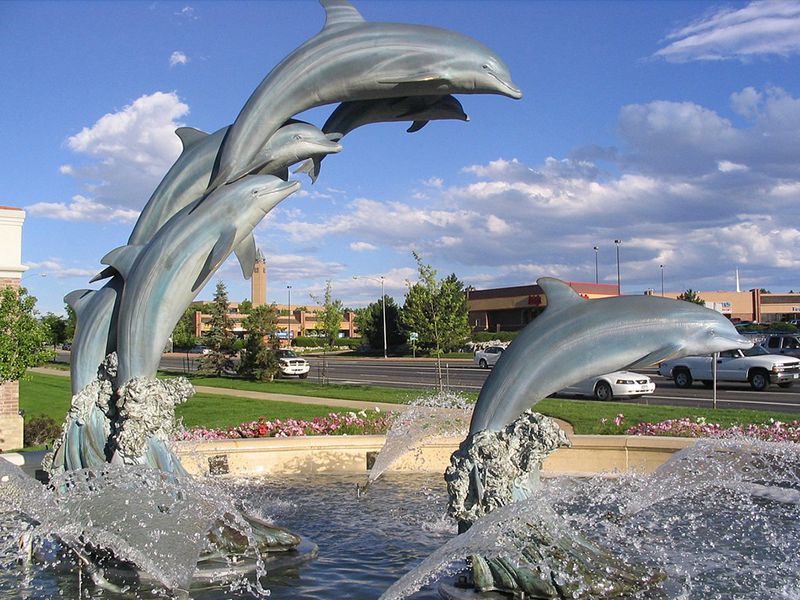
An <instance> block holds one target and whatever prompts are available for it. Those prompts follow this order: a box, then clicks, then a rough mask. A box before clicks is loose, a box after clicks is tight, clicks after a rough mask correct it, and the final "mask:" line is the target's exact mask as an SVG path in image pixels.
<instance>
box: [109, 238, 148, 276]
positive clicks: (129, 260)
mask: <svg viewBox="0 0 800 600" xmlns="http://www.w3.org/2000/svg"><path fill="white" fill-rule="evenodd" d="M143 247H144V246H138V245H135V244H133V245H130V246H120V247H119V248H114V249H113V250H112V251H111V252H109V253H108V254H106V255H105V256H104V257H103V258H102V259H101V260H100V263H101V264H104V265H108V266H109V267H114V269H116V271H117V273H119V274H120V275H122V277H123V279H128V275H129V274H130V272H131V269H132V268H133V263H135V262H136V259H137V258H139V253H140V252H141V251H142V248H143ZM104 272H105V271H104Z"/></svg>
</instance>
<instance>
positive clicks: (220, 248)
mask: <svg viewBox="0 0 800 600" xmlns="http://www.w3.org/2000/svg"><path fill="white" fill-rule="evenodd" d="M234 241H236V230H235V229H234V228H233V227H229V228H228V229H226V230H225V231H223V232H222V235H220V237H219V239H218V240H217V243H216V244H214V247H213V248H212V249H211V252H209V253H208V257H207V258H206V262H205V264H204V265H203V268H202V269H201V270H200V274H199V275H198V276H197V279H196V280H195V282H194V285H193V286H192V291H193V292H196V291H197V290H198V289H200V288H201V287H203V285H205V283H206V281H208V278H209V277H211V275H213V273H214V271H216V270H217V269H218V268H219V266H220V265H221V264H222V261H224V260H225V259H226V258H228V255H229V254H230V253H231V250H233V242H234ZM250 272H251V273H252V271H250Z"/></svg>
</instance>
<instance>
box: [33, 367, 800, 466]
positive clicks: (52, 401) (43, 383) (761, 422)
mask: <svg viewBox="0 0 800 600" xmlns="http://www.w3.org/2000/svg"><path fill="white" fill-rule="evenodd" d="M192 381H193V383H194V384H195V385H197V386H202V389H203V390H205V391H204V392H201V393H198V394H196V395H195V396H194V397H192V398H191V399H190V400H189V401H188V402H186V403H185V404H183V405H181V406H179V407H178V408H177V411H176V413H177V416H178V417H179V418H180V419H181V420H182V421H183V424H184V427H185V430H184V431H183V432H182V433H181V434H180V435H179V436H178V437H179V439H181V440H184V441H187V443H188V445H189V446H191V447H192V448H193V451H195V452H199V448H200V446H201V445H202V444H198V443H197V442H201V441H203V440H213V442H209V441H205V442H203V444H206V449H205V450H203V451H202V452H201V454H203V455H204V456H206V458H208V457H213V456H222V455H223V454H226V455H227V453H226V452H223V451H222V448H223V447H227V445H228V444H232V446H231V447H232V448H239V450H237V452H239V453H241V452H240V451H241V448H242V447H247V448H249V449H250V450H252V449H253V448H254V447H255V446H257V445H259V444H261V443H262V442H264V441H267V443H272V444H275V443H278V442H275V441H273V442H268V440H270V439H272V440H275V439H276V438H280V439H283V440H285V439H286V438H294V437H298V438H306V441H303V440H297V441H293V442H292V443H293V444H298V445H299V446H308V447H311V448H316V447H319V446H320V444H323V445H324V444H333V445H335V446H337V447H339V446H342V444H344V442H343V441H342V440H334V441H332V442H324V441H322V440H323V437H325V438H328V437H333V436H337V435H339V436H341V435H347V436H349V437H351V436H354V435H365V436H366V437H365V439H367V438H369V439H370V440H372V441H371V442H369V443H368V444H367V445H368V446H369V445H370V444H373V445H374V444H376V443H377V444H378V448H379V447H380V446H381V445H382V443H383V442H382V440H383V437H382V435H380V434H383V433H385V432H386V430H387V429H388V427H389V426H390V424H391V417H390V416H389V414H388V411H387V410H380V411H375V410H374V408H372V407H370V406H371V405H370V404H369V403H372V406H374V403H376V402H380V403H382V404H383V406H384V407H385V406H386V405H391V404H394V405H398V406H397V408H398V409H400V408H405V407H402V406H399V405H402V404H403V403H407V402H409V401H411V400H413V399H414V398H416V397H419V396H420V395H422V394H426V393H427V394H430V390H427V391H426V390H416V391H411V392H410V391H409V390H398V389H394V388H378V387H366V386H342V385H320V384H313V383H309V382H304V381H281V382H267V383H257V382H248V381H242V380H234V379H226V378H194V379H193V380H192ZM212 388H217V389H219V393H209V390H211V389H212ZM237 394H248V395H249V396H250V397H239V396H237ZM20 395H21V398H20V407H21V408H22V409H23V410H24V411H25V419H26V422H29V421H30V420H31V419H33V418H34V417H36V416H37V415H46V416H48V417H50V418H52V419H54V420H55V421H57V422H58V423H59V424H60V423H61V421H63V419H64V415H65V414H66V412H67V410H68V409H69V399H70V389H69V380H68V379H67V378H66V377H63V376H57V375H48V374H42V373H29V375H28V376H27V377H26V378H25V379H24V380H23V381H22V382H21V385H20ZM253 396H254V397H253ZM309 396H313V398H309ZM324 396H328V398H327V400H324V401H323V400H320V398H321V397H324ZM271 398H280V399H281V400H280V401H276V400H274V399H271ZM472 398H474V395H473V396H472ZM287 399H291V400H294V401H287ZM312 400H313V401H314V402H315V403H313V404H309V403H308V402H310V401H312ZM328 400H329V401H330V403H329V404H328V403H320V402H327V401H328ZM355 401H361V402H366V403H367V404H364V406H363V408H359V409H353V408H352V407H351V406H341V405H337V404H341V403H352V402H355ZM536 409H537V410H539V411H540V412H542V413H544V414H546V415H549V416H551V417H555V418H559V419H561V420H563V421H566V422H568V423H570V424H571V425H572V427H573V428H574V433H575V434H577V436H592V439H589V438H588V437H587V438H582V437H575V436H573V444H574V448H573V449H572V450H568V451H563V452H561V456H562V457H563V456H566V455H573V456H575V457H577V456H578V454H580V455H581V457H580V458H579V459H578V458H575V461H577V462H575V461H573V462H575V464H576V465H579V466H580V464H584V465H588V464H589V463H590V462H592V461H594V463H596V466H599V465H600V464H601V463H602V464H605V465H606V466H609V468H611V469H614V468H629V467H631V466H637V465H638V467H641V468H650V467H652V466H653V465H655V464H658V462H659V460H661V459H660V458H655V455H654V454H652V452H651V451H650V450H646V448H658V449H659V450H658V452H659V453H662V454H663V452H669V453H671V452H673V451H675V450H676V449H677V448H679V447H683V446H684V445H685V444H686V443H690V442H686V441H684V440H677V439H675V440H663V439H662V440H652V439H651V440H650V441H645V440H641V439H640V438H639V436H650V437H651V436H654V435H655V436H659V437H661V438H663V437H665V436H666V437H669V436H672V437H675V436H680V437H687V436H689V437H700V436H728V435H741V434H747V435H752V436H755V437H760V438H762V439H774V440H790V441H798V440H800V423H797V422H796V421H794V417H793V416H792V415H786V414H779V413H774V412H768V411H750V410H747V411H745V410H733V409H717V410H713V409H700V408H684V407H664V406H648V405H634V404H620V403H601V402H594V401H582V400H564V399H546V400H543V401H542V402H540V403H539V404H537V405H536ZM376 435H377V436H378V437H375V436H376ZM634 435H635V436H636V437H633V436H634ZM618 436H619V437H618ZM312 437H316V439H315V440H311V439H310V438H312ZM375 440H380V441H379V442H376V441H375ZM192 441H193V442H192ZM458 441H459V440H449V441H443V442H439V443H438V446H436V447H437V448H438V450H436V451H435V454H436V453H438V454H436V455H437V456H438V455H439V454H441V455H442V456H444V455H447V456H449V452H452V450H453V449H454V448H455V444H457V442H458ZM281 443H283V442H281ZM287 443H288V442H287ZM347 443H348V444H351V445H352V444H356V442H355V440H354V439H352V437H351V439H350V440H348V442H347ZM359 443H360V442H359ZM365 443H366V442H365ZM184 445H186V444H184ZM254 445H255V446H254ZM362 445H363V444H362ZM451 446H452V447H451ZM448 448H449V450H448ZM250 450H249V451H250ZM376 450H377V449H374V450H364V453H367V452H374V451H376ZM359 456H360V458H359V459H358V461H357V462H359V464H362V463H363V468H366V460H365V456H366V454H365V455H364V456H361V455H359ZM556 456H557V455H554V457H553V458H552V459H549V460H551V463H553V464H555V463H556V462H557V460H556ZM601 456H606V457H607V458H608V460H605V462H603V461H601V460H600V459H599V458H598V457H601ZM664 456H666V455H664ZM348 460H351V459H348ZM438 460H439V459H438V458H436V459H434V458H432V457H428V458H426V461H427V463H428V464H429V465H432V464H437V467H436V468H438V462H437V461H438ZM558 460H563V459H562V458H559V459H558ZM587 461H589V462H587ZM598 461H599V462H598ZM638 467H637V468H638ZM206 468H209V466H208V464H207V465H206ZM559 469H560V470H562V471H564V470H566V471H571V472H583V469H581V468H577V467H576V468H574V469H567V468H566V465H563V464H562V465H561V466H560V467H559ZM594 469H595V467H592V469H591V470H594Z"/></svg>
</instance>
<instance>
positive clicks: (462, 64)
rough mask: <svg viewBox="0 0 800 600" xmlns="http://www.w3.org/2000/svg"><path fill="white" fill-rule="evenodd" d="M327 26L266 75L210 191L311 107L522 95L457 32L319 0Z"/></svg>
mask: <svg viewBox="0 0 800 600" xmlns="http://www.w3.org/2000/svg"><path fill="white" fill-rule="evenodd" d="M320 3H321V4H322V6H323V7H324V8H325V12H326V21H325V26H324V27H323V29H322V31H320V32H319V33H318V34H317V35H315V36H314V37H312V38H311V39H310V40H308V41H307V42H305V43H304V44H302V45H301V46H300V47H298V48H297V49H296V50H295V51H294V52H292V53H291V54H289V55H288V56H287V57H286V58H285V59H284V60H283V61H281V62H280V63H279V64H278V65H277V66H276V67H275V68H274V69H272V71H270V73H269V74H268V75H267V76H266V77H265V78H264V80H263V81H262V82H261V84H260V85H259V86H258V87H257V88H256V90H255V91H254V92H253V94H252V95H251V96H250V98H249V99H248V100H247V103H246V104H245V105H244V107H243V108H242V110H241V112H240V113H239V116H238V117H236V121H235V122H234V123H233V125H232V126H231V128H230V130H228V133H227V135H226V136H225V140H224V141H223V143H222V148H221V150H220V154H219V157H218V160H217V164H216V165H215V167H214V174H213V176H212V180H211V183H210V184H209V189H210V190H213V189H214V188H216V187H218V186H220V185H223V184H225V183H230V182H232V181H236V180H237V179H239V178H240V177H243V176H245V175H247V174H248V173H253V172H254V171H256V170H258V168H259V167H260V166H261V164H260V162H259V158H258V152H259V149H260V148H261V147H262V146H263V144H264V142H265V141H266V140H268V139H269V138H270V136H272V134H273V133H274V132H275V131H276V130H277V129H278V127H280V125H281V124H282V123H283V122H284V121H286V119H288V118H289V117H292V116H293V115H296V114H298V113H300V112H302V111H304V110H307V109H309V108H314V107H315V106H322V105H324V104H331V103H334V102H343V101H352V100H373V99H378V98H398V97H402V96H432V95H446V94H455V93H461V94H483V93H486V94H500V95H503V96H508V97H510V98H521V97H522V92H520V91H519V89H517V88H516V87H515V86H514V84H513V83H512V81H511V76H510V74H509V72H508V67H507V66H506V65H505V63H503V61H502V60H501V59H500V58H499V57H498V56H496V55H495V54H494V53H493V52H492V51H491V50H489V48H487V47H486V46H484V45H483V44H481V43H479V42H477V41H475V40H473V39H471V38H469V37H467V36H464V35H461V34H459V33H456V32H453V31H448V30H445V29H438V28H435V27H427V26H422V25H406V24H400V23H369V22H367V21H365V20H364V18H363V17H362V16H361V14H360V13H359V12H358V11H357V10H356V9H355V8H354V7H353V6H352V5H351V4H350V3H349V2H347V0H320Z"/></svg>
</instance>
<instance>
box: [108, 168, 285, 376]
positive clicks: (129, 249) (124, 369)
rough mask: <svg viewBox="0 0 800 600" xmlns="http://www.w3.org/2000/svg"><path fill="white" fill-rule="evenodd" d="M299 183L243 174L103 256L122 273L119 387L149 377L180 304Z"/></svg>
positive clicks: (190, 297) (189, 298)
mask: <svg viewBox="0 0 800 600" xmlns="http://www.w3.org/2000/svg"><path fill="white" fill-rule="evenodd" d="M299 187H300V184H299V183H298V182H296V181H292V182H287V181H283V180H282V179H280V178H278V177H275V176H273V175H251V176H248V177H246V178H243V179H241V180H239V181H237V182H236V183H235V184H231V185H227V186H224V187H222V188H219V189H218V190H216V191H214V192H212V193H211V194H209V195H207V196H205V197H202V198H200V199H198V200H196V201H195V202H193V203H192V204H190V205H188V206H186V207H185V208H183V209H182V210H181V211H180V212H178V213H177V214H176V215H175V216H173V217H172V218H171V219H170V220H169V221H168V222H167V223H166V224H165V225H164V226H163V227H161V229H159V230H158V233H156V235H155V237H153V239H152V240H151V241H150V243H148V244H147V245H146V246H144V247H142V246H132V245H128V246H122V247H121V248H117V249H116V250H112V251H111V252H110V253H108V254H107V255H106V256H105V257H104V258H103V261H102V262H103V264H107V265H109V266H111V267H113V268H114V269H115V270H116V271H117V272H119V273H120V274H121V275H122V276H123V277H124V278H125V291H124V293H123V295H122V303H121V305H120V309H119V319H118V324H117V339H118V344H117V354H118V358H119V367H118V372H117V387H120V386H122V385H123V384H124V383H126V382H127V381H129V380H130V379H132V378H134V377H145V376H146V377H154V376H155V373H156V370H157V369H158V363H159V361H160V359H161V351H162V349H163V348H164V344H165V343H166V341H167V339H168V338H169V335H170V333H172V330H173V329H174V327H175V325H176V324H177V322H178V320H179V319H180V317H181V315H182V314H183V311H184V309H185V308H186V307H187V306H188V305H189V304H190V303H191V301H192V300H194V298H195V297H196V296H197V294H198V293H199V292H200V290H201V289H202V288H203V286H204V285H205V284H206V283H207V282H208V280H209V279H210V278H211V276H212V274H213V273H214V272H215V270H216V269H217V268H218V267H219V265H221V264H222V262H223V261H224V260H225V259H226V258H227V257H228V256H229V255H230V253H231V252H232V251H233V250H234V249H235V248H237V246H239V245H240V244H242V243H243V242H244V243H246V241H247V240H248V239H250V238H251V233H252V231H253V229H254V228H255V226H256V225H258V223H259V222H260V221H261V219H263V218H264V216H265V215H266V214H267V213H268V212H269V211H270V210H272V209H273V208H274V207H275V206H276V205H277V204H278V203H279V202H280V201H281V200H283V199H284V198H286V197H287V196H289V195H290V194H292V193H293V192H294V191H296V190H297V189H298V188H299Z"/></svg>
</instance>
